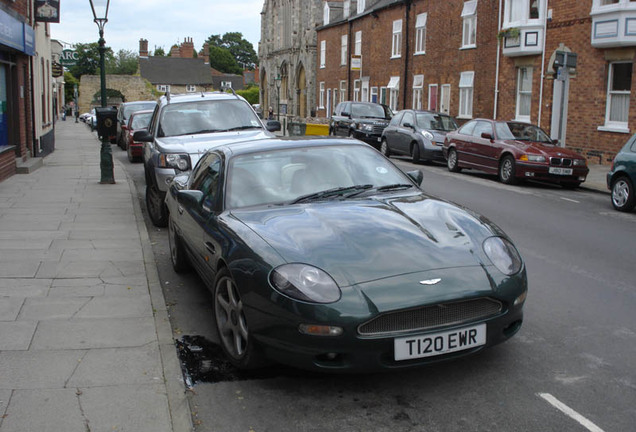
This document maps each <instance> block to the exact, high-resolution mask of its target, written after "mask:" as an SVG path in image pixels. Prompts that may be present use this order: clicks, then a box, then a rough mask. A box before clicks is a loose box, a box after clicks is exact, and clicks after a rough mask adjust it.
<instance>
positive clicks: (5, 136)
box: [0, 64, 9, 146]
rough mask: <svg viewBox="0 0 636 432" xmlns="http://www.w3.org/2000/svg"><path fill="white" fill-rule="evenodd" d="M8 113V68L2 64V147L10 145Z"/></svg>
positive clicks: (0, 102) (0, 129)
mask: <svg viewBox="0 0 636 432" xmlns="http://www.w3.org/2000/svg"><path fill="white" fill-rule="evenodd" d="M8 121H9V119H8V113H7V66H5V65H2V64H0V146H6V145H9V123H8Z"/></svg>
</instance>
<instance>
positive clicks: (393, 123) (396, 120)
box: [389, 113, 404, 126]
mask: <svg viewBox="0 0 636 432" xmlns="http://www.w3.org/2000/svg"><path fill="white" fill-rule="evenodd" d="M403 115H404V113H397V114H396V115H395V117H393V118H392V119H391V122H390V123H389V124H390V125H391V126H397V125H399V124H400V121H401V120H402V116H403Z"/></svg>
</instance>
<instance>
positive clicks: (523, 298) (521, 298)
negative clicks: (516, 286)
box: [514, 290, 528, 306]
mask: <svg viewBox="0 0 636 432" xmlns="http://www.w3.org/2000/svg"><path fill="white" fill-rule="evenodd" d="M527 296H528V291H527V290H526V291H524V292H523V294H521V295H520V296H519V297H517V298H516V299H515V303H514V305H515V306H519V305H520V304H523V302H525V301H526V297H527Z"/></svg>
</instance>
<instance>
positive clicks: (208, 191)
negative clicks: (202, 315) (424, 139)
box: [166, 138, 527, 371]
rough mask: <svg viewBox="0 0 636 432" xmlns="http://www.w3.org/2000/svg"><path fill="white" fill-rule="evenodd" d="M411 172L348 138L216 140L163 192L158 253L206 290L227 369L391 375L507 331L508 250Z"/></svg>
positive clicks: (516, 274) (513, 309) (511, 318)
mask: <svg viewBox="0 0 636 432" xmlns="http://www.w3.org/2000/svg"><path fill="white" fill-rule="evenodd" d="M421 182H422V172H421V171H414V172H410V173H408V174H404V173H403V172H402V171H401V170H400V169H398V168H397V167H396V166H395V165H393V163H392V162H391V161H390V160H388V159H387V158H385V157H384V156H383V155H382V154H380V153H379V152H378V151H376V150H374V149H373V148H371V147H369V146H368V145H366V144H364V143H362V142H359V141H356V140H350V139H336V138H324V139H319V138H314V139H304V138H303V139H295V140H286V139H270V140H265V141H263V140H261V141H258V142H243V143H234V144H228V145H225V146H220V147H216V148H214V149H213V150H210V151H208V152H207V153H206V154H205V155H204V156H203V157H202V158H201V160H200V161H199V163H198V164H197V166H196V167H195V168H194V170H193V171H192V172H191V173H190V174H189V175H186V174H184V175H182V176H177V177H175V179H174V180H173V182H172V184H171V186H170V191H169V193H168V194H167V196H166V204H167V208H168V211H169V224H168V226H169V238H170V252H171V258H172V263H173V266H174V268H175V270H177V271H185V270H187V269H189V268H194V269H195V270H196V271H197V272H198V273H199V275H200V276H201V278H202V279H203V281H204V282H205V283H206V284H207V286H208V287H209V288H210V290H211V291H212V292H213V297H214V311H215V317H214V319H215V320H216V325H217V329H218V333H219V339H220V344H221V346H222V348H223V350H224V352H225V353H226V354H227V356H228V358H229V359H230V361H231V362H232V363H233V364H234V365H236V366H237V367H240V368H252V367H256V366H258V365H261V364H263V363H264V362H265V361H274V362H280V363H285V364H288V365H292V366H295V367H298V368H303V369H310V370H323V371H374V370H381V369H398V368H406V367H414V366H420V365H423V364H426V363H431V362H437V361H441V360H447V359H452V358H456V357H459V356H464V355H467V354H472V353H475V352H478V351H480V350H482V349H484V348H486V347H489V346H492V345H495V344H497V343H500V342H503V341H505V340H507V339H508V338H510V337H511V336H513V335H514V334H515V333H516V332H517V331H518V330H519V329H520V327H521V324H522V321H523V312H522V308H523V305H524V301H525V298H526V294H527V277H526V271H525V266H524V263H523V261H522V259H521V257H520V256H519V253H518V252H517V249H516V248H515V246H514V245H513V244H512V242H511V241H510V239H509V238H508V237H507V236H506V234H504V233H503V232H502V231H501V229H499V228H498V227H497V226H495V225H494V224H492V223H491V222H489V221H488V220H487V219H485V218H484V217H482V216H480V215H477V214H475V213H473V212H471V211H469V210H466V209H464V208H461V207H458V206H457V205H454V204H451V203H449V202H446V201H443V200H440V199H438V198H434V197H431V196H428V195H426V194H425V193H424V192H423V191H422V190H421V189H420V188H419V185H420V184H421Z"/></svg>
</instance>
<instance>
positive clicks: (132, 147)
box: [124, 110, 153, 162]
mask: <svg viewBox="0 0 636 432" xmlns="http://www.w3.org/2000/svg"><path fill="white" fill-rule="evenodd" d="M152 113H153V111H152V110H142V111H135V112H134V113H132V114H131V115H130V117H129V118H128V124H127V125H126V129H125V131H126V138H125V142H126V144H125V146H124V148H125V150H126V153H128V160H129V161H130V162H141V158H142V156H143V150H144V143H142V142H139V141H135V140H134V139H133V135H134V133H135V132H137V131H140V130H145V129H147V128H148V124H149V123H150V118H151V117H152Z"/></svg>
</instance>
